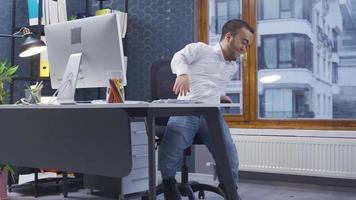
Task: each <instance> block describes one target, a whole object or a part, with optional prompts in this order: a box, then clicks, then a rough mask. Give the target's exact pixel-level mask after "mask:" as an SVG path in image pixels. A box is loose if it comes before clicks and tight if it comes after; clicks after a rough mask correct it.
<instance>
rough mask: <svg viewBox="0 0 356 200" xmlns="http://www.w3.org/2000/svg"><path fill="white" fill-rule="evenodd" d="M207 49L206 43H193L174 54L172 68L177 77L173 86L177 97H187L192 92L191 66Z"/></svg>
mask: <svg viewBox="0 0 356 200" xmlns="http://www.w3.org/2000/svg"><path fill="white" fill-rule="evenodd" d="M206 47H207V45H206V44H204V43H191V44H188V45H187V46H185V47H184V48H183V49H182V50H180V51H178V52H177V53H175V54H174V56H173V59H172V62H171V68H172V72H173V73H174V74H176V75H177V78H176V81H175V83H174V86H173V91H174V93H175V94H176V95H180V96H185V95H187V93H188V92H190V80H189V76H188V68H189V65H190V64H192V63H193V62H194V61H195V60H197V59H198V58H199V56H200V54H201V53H202V52H203V49H204V48H206Z"/></svg>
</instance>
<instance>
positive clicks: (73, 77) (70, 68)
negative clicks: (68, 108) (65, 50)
mask: <svg viewBox="0 0 356 200" xmlns="http://www.w3.org/2000/svg"><path fill="white" fill-rule="evenodd" d="M82 55H83V53H73V54H71V55H70V57H69V59H68V63H67V66H66V68H65V71H64V74H63V79H62V82H61V84H60V86H59V88H58V95H57V103H59V104H75V101H74V95H75V88H76V85H77V79H78V72H79V67H80V61H81V59H82Z"/></svg>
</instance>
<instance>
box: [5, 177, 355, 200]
mask: <svg viewBox="0 0 356 200" xmlns="http://www.w3.org/2000/svg"><path fill="white" fill-rule="evenodd" d="M204 181H206V180H204ZM239 188H240V189H239V194H240V196H241V197H242V199H244V200H356V186H355V188H348V187H332V186H320V185H312V184H300V183H288V182H276V181H258V180H248V179H245V180H244V179H243V180H241V183H240V185H239ZM39 195H40V197H38V198H37V199H38V200H60V199H64V198H63V196H62V194H61V186H56V185H55V184H53V183H52V184H45V185H41V186H40V188H39ZM206 195H207V198H206V199H207V200H220V199H222V198H221V197H218V196H216V195H213V194H211V193H207V194H206ZM30 199H35V198H34V197H33V188H32V187H27V188H24V189H16V191H14V192H12V193H9V200H30ZM67 199H68V200H87V199H95V200H111V199H118V198H115V197H114V196H113V195H112V194H100V193H94V194H90V192H89V190H88V189H71V191H70V193H69V197H68V198H67ZM128 199H132V200H139V199H140V198H138V197H130V198H128ZM157 199H163V197H162V196H160V197H158V198H157ZM183 199H184V200H186V199H188V198H183Z"/></svg>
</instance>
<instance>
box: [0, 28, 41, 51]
mask: <svg viewBox="0 0 356 200" xmlns="http://www.w3.org/2000/svg"><path fill="white" fill-rule="evenodd" d="M0 37H12V38H25V41H24V42H23V43H22V45H21V48H20V54H19V56H20V57H29V56H33V55H36V54H39V53H41V52H43V51H45V50H46V49H47V47H46V44H45V43H44V42H43V41H42V40H40V39H37V38H34V37H33V36H32V32H31V31H30V29H28V28H26V27H22V28H21V29H20V30H19V31H18V32H16V33H14V34H11V35H9V34H0Z"/></svg>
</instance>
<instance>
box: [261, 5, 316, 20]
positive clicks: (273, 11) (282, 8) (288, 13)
mask: <svg viewBox="0 0 356 200" xmlns="http://www.w3.org/2000/svg"><path fill="white" fill-rule="evenodd" d="M308 1H309V0H259V6H258V7H259V11H258V12H259V14H258V16H259V18H258V19H259V20H267V19H288V18H297V19H307V20H308V21H309V22H310V20H311V17H310V16H311V12H312V10H311V9H310V7H309V6H307V2H308Z"/></svg>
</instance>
